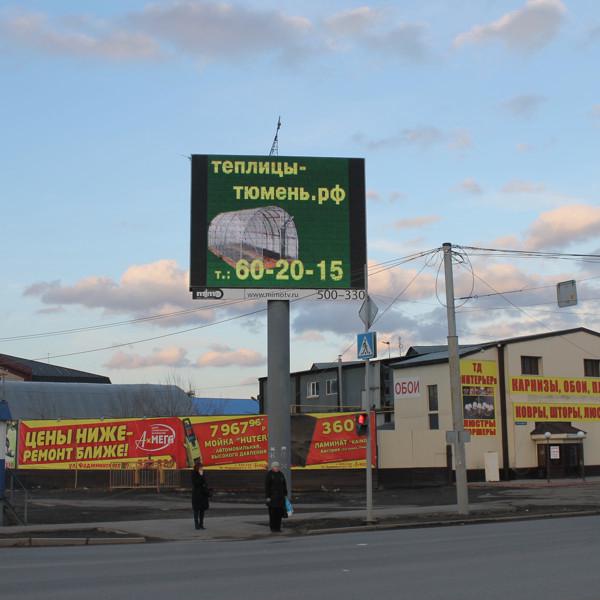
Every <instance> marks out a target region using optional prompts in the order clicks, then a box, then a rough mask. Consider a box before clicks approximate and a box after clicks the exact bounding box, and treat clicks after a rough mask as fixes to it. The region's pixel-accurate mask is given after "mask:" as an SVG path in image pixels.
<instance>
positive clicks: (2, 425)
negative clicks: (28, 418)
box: [0, 400, 10, 527]
mask: <svg viewBox="0 0 600 600" xmlns="http://www.w3.org/2000/svg"><path fill="white" fill-rule="evenodd" d="M8 421H10V410H9V408H8V404H7V403H6V402H5V401H4V400H0V527H1V526H2V525H4V486H5V481H6V434H7V430H8Z"/></svg>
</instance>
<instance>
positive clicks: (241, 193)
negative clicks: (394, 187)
mask: <svg viewBox="0 0 600 600" xmlns="http://www.w3.org/2000/svg"><path fill="white" fill-rule="evenodd" d="M191 204H192V216H191V219H192V223H191V224H192V227H191V264H190V289H191V290H192V291H202V290H206V289H207V288H208V289H211V290H222V289H232V288H237V289H241V290H244V289H247V290H257V289H260V290H262V291H263V292H264V291H265V290H271V291H273V293H275V292H276V291H277V290H279V291H281V293H282V294H284V292H283V290H351V289H354V290H364V273H363V270H364V265H365V262H366V260H365V258H366V232H365V181H364V160H363V159H357V158H350V159H349V158H323V157H289V156H287V157H284V156H272V157H263V156H227V155H193V156H192V197H191ZM210 297H213V296H210ZM214 297H216V296H214ZM219 297H222V295H220V296H219ZM283 298H287V296H285V295H284V296H283Z"/></svg>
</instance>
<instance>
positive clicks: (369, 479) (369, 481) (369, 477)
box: [363, 264, 375, 523]
mask: <svg viewBox="0 0 600 600" xmlns="http://www.w3.org/2000/svg"><path fill="white" fill-rule="evenodd" d="M365 295H366V298H367V301H368V300H369V269H368V265H366V264H365ZM370 326H371V323H370V317H369V318H367V321H366V323H365V332H366V333H368V332H369V329H370V328H371V327H370ZM370 375H371V361H370V359H368V358H367V360H365V399H364V407H363V408H364V409H365V410H366V411H367V423H368V427H367V451H366V457H365V462H366V465H365V471H366V496H367V502H366V504H367V507H366V508H367V518H366V521H367V523H373V522H374V521H375V519H374V518H373V456H372V454H373V451H372V448H371V440H372V437H373V432H372V431H371V429H372V423H371V378H370Z"/></svg>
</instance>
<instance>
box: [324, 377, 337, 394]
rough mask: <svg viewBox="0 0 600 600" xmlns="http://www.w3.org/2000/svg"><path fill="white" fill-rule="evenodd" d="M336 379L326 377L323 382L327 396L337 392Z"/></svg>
mask: <svg viewBox="0 0 600 600" xmlns="http://www.w3.org/2000/svg"><path fill="white" fill-rule="evenodd" d="M337 390H338V387H337V379H328V380H327V381H326V382H325V393H326V394H327V395H328V396H333V395H334V394H337Z"/></svg>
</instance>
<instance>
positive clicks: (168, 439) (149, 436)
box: [135, 423, 175, 452]
mask: <svg viewBox="0 0 600 600" xmlns="http://www.w3.org/2000/svg"><path fill="white" fill-rule="evenodd" d="M174 443H175V430H174V429H173V428H172V427H171V426H170V425H167V424H166V423H152V425H150V427H149V429H146V430H144V431H143V432H142V435H141V436H140V437H139V438H138V439H137V440H135V447H136V448H137V449H138V450H142V451H143V452H160V451H161V450H165V448H168V447H169V446H171V445H172V444H174Z"/></svg>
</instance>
